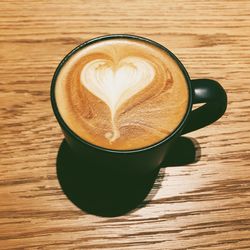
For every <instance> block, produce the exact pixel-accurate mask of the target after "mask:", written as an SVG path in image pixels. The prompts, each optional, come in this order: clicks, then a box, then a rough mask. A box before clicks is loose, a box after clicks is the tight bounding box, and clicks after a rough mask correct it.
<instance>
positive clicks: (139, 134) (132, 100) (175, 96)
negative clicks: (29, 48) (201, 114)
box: [55, 38, 188, 150]
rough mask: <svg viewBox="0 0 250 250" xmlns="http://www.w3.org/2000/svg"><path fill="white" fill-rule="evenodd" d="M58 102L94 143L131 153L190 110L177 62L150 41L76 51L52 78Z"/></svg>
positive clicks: (108, 42) (113, 42)
mask: <svg viewBox="0 0 250 250" xmlns="http://www.w3.org/2000/svg"><path fill="white" fill-rule="evenodd" d="M55 97H56V103H57V106H58V110H59V113H60V115H61V116H62V118H63V120H64V122H65V123H66V124H67V125H68V127H69V128H70V129H71V130H72V131H73V132H74V133H75V134H77V135H78V136H79V137H81V138H82V139H84V140H85V141H87V142H90V143H92V144H94V145H97V146H100V147H104V148H108V149H114V150H132V149H139V148H143V147H146V146H150V145H152V144H154V143H157V142H159V141H161V140H162V139H164V138H166V137H167V136H169V135H170V134H171V133H172V132H173V131H174V130H175V129H176V128H177V127H178V125H179V124H180V122H181V121H182V119H183V117H184V115H185V113H186V111H187V106H188V86H187V83H186V80H185V77H184V74H183V72H182V71H181V69H180V68H179V66H178V64H177V63H176V62H175V60H174V59H173V58H172V57H171V56H170V55H169V54H168V53H167V52H166V51H165V50H164V49H161V48H159V47H157V46H155V45H153V44H151V43H149V42H146V41H143V40H139V39H130V38H112V39H105V40H99V41H96V42H94V43H91V44H89V45H87V46H84V47H83V48H80V49H79V50H78V51H76V52H75V53H74V54H73V55H72V56H71V57H70V58H69V59H68V60H67V61H66V63H65V64H64V65H63V66H62V68H61V69H60V72H59V74H58V76H57V79H56V86H55Z"/></svg>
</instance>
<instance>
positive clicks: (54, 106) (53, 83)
mask: <svg viewBox="0 0 250 250" xmlns="http://www.w3.org/2000/svg"><path fill="white" fill-rule="evenodd" d="M117 38H121V39H123V38H125V39H134V40H140V41H144V42H147V43H150V44H152V45H154V46H156V47H158V48H160V49H162V50H164V51H165V52H166V53H167V54H168V55H170V56H171V57H172V58H173V59H174V60H175V62H176V63H177V64H178V66H179V67H180V69H181V71H182V73H183V75H184V77H185V80H186V83H187V87H188V105H187V109H186V113H185V115H184V116H183V118H182V120H181V122H180V123H179V125H178V126H177V127H176V128H175V129H174V130H173V131H172V132H171V133H170V134H169V135H168V136H166V137H165V138H163V139H161V140H160V141H158V142H156V143H153V144H150V145H148V146H145V147H142V148H138V149H128V150H119V149H109V148H105V147H101V146H97V145H95V144H93V143H90V142H88V141H86V140H84V139H83V138H81V137H80V136H78V135H77V134H76V133H75V132H74V131H73V130H72V129H71V128H70V127H69V126H68V125H67V124H66V122H65V121H64V119H63V118H62V116H61V114H60V112H59V110H58V107H57V103H56V98H55V86H56V80H57V77H58V75H59V73H60V70H61V68H62V67H63V65H64V64H65V63H66V62H67V61H68V60H69V58H70V57H71V56H72V55H74V54H75V53H76V52H77V51H78V50H80V49H82V48H84V47H86V46H89V45H90V44H93V43H95V42H98V41H101V40H108V39H117ZM50 99H51V105H52V109H53V112H54V114H55V116H56V119H57V120H58V122H59V124H60V125H61V126H62V128H63V129H64V130H66V131H67V132H68V133H69V134H70V135H71V136H73V137H74V138H75V139H76V140H77V141H79V142H80V143H83V144H85V145H87V146H90V147H92V148H94V149H98V150H101V151H105V152H110V153H118V154H128V153H138V152H142V151H146V150H150V149H153V148H156V147H158V146H159V145H161V144H163V143H166V142H168V141H170V140H171V139H173V138H174V137H175V136H176V135H177V134H178V133H179V132H181V130H182V129H183V127H184V124H185V122H186V120H187V118H188V115H189V113H190V111H191V109H192V86H191V80H190V77H189V75H188V72H187V70H186V69H185V67H184V65H183V64H182V63H181V61H180V60H179V59H178V58H177V57H176V56H175V55H174V54H173V53H172V52H171V51H170V50H169V49H167V48H166V47H165V46H163V45H161V44H159V43H157V42H155V41H153V40H151V39H148V38H145V37H141V36H137V35H130V34H112V35H104V36H99V37H95V38H92V39H90V40H87V41H85V42H83V43H81V44H80V45H78V46H77V47H75V48H74V49H73V50H71V51H70V52H69V53H68V54H67V55H66V56H65V57H64V58H63V59H62V60H61V62H60V63H59V65H58V66H57V68H56V70H55V72H54V75H53V78H52V81H51V88H50Z"/></svg>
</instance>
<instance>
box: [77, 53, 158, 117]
mask: <svg viewBox="0 0 250 250" xmlns="http://www.w3.org/2000/svg"><path fill="white" fill-rule="evenodd" d="M154 76H155V70H154V68H153V66H152V65H151V64H150V63H149V62H148V61H146V60H144V59H143V58H140V57H126V58H124V59H122V60H120V61H119V63H118V64H117V65H115V63H114V62H112V61H110V60H107V59H96V60H93V61H91V62H89V63H87V64H86V65H85V66H84V67H83V69H82V71H81V76H80V80H81V83H82V84H83V86H84V87H86V88H87V89H88V90H89V91H90V92H91V93H92V94H94V95H95V96H97V97H98V98H100V99H101V100H102V101H104V102H105V103H106V104H107V105H108V106H109V108H110V110H111V116H112V120H113V119H114V116H115V113H116V111H117V109H118V108H119V107H120V105H121V104H122V103H124V102H125V101H127V100H128V99H130V98H131V97H132V96H134V95H135V94H136V93H138V92H139V91H141V90H142V89H144V88H145V87H146V86H148V85H149V84H150V83H151V82H152V80H153V78H154Z"/></svg>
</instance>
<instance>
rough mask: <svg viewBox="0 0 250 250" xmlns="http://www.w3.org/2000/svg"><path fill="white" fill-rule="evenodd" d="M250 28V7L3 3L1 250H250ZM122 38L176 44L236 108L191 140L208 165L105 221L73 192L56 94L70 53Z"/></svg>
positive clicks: (166, 171) (174, 178) (183, 169)
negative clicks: (63, 172)
mask: <svg viewBox="0 0 250 250" xmlns="http://www.w3.org/2000/svg"><path fill="white" fill-rule="evenodd" d="M249 27H250V1H248V0H246V1H243V0H239V1H237V0H235V1H233V0H227V1H226V0H223V1H217V0H216V1H215V0H212V1H207V0H206V1H195V0H190V1H184V0H178V1H177V0H173V1H153V0H152V1H150V0H144V1H139V0H136V1H130V0H128V1H116V0H114V1H111V0H110V1H108V0H107V1H103V0H102V1H97V0H93V1H80V0H72V1H55V0H52V1H47V0H46V1H45V0H43V1H36V0H29V1H27V0H25V1H14V0H13V1H12V0H7V1H4V0H2V1H1V2H0V34H1V35H0V119H1V123H0V126H1V127H0V154H1V156H0V162H1V167H0V197H1V199H0V249H5V250H7V249H143V250H145V249H173V250H177V249H178V250H181V249H213V250H214V249H223V250H225V249H228V250H229V249H232V250H235V249H250V180H249V179H250V172H249V166H250V155H249V153H250V126H249V118H250V117H249V115H250V84H249V79H250V70H249V68H250V61H249V58H250V29H249ZM112 33H130V34H136V35H141V36H145V37H148V38H151V39H153V40H155V41H157V42H159V43H161V44H163V45H165V46H166V47H168V48H169V49H170V50H171V51H173V52H174V53H175V54H176V55H177V56H178V57H179V58H180V60H181V61H182V62H183V63H184V65H185V66H186V68H187V70H188V71H189V74H190V76H191V77H192V78H212V79H216V80H218V81H219V82H220V83H221V84H222V85H223V87H224V88H225V89H226V90H227V93H228V99H229V103H228V109H227V112H226V114H225V115H224V116H223V118H222V119H220V120H219V121H218V122H216V123H214V124H213V125H211V126H209V127H206V128H204V129H202V130H199V131H196V132H193V133H191V134H189V136H190V137H193V138H196V139H197V140H198V142H199V144H200V147H201V159H200V160H199V161H198V162H196V163H194V164H191V165H187V166H180V167H168V168H163V169H161V171H160V174H159V177H158V178H157V180H156V182H155V184H154V187H153V189H152V190H151V193H150V194H149V195H148V197H147V198H146V200H145V201H144V203H143V204H141V205H140V206H139V207H138V208H137V209H134V210H132V211H131V212H129V213H127V214H125V215H123V216H120V217H115V218H105V217H100V216H95V215H91V214H88V213H86V212H84V211H81V210H80V209H79V208H77V207H76V206H75V205H73V204H72V203H71V202H70V201H69V200H68V199H67V198H66V196H65V195H64V193H63V192H62V191H61V188H60V185H59V183H58V180H57V175H56V167H55V165H56V157H57V153H58V148H59V146H60V143H61V141H62V139H63V135H62V133H61V130H60V128H59V126H58V124H57V122H56V119H55V118H54V115H53V113H52V110H51V106H50V97H49V89H50V81H51V78H52V75H53V73H54V70H55V68H56V66H57V65H58V63H59V62H60V60H61V59H62V58H63V56H64V55H65V54H66V53H68V52H69V51H70V50H72V49H73V48H74V47H76V46H77V45H78V44H79V43H82V42H83V41H85V40H87V39H90V38H93V37H96V36H100V35H105V34H112Z"/></svg>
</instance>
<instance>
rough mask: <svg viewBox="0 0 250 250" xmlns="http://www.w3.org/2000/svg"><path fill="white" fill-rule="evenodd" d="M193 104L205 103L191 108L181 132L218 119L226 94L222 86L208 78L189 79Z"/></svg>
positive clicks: (224, 106) (222, 112)
mask: <svg viewBox="0 0 250 250" xmlns="http://www.w3.org/2000/svg"><path fill="white" fill-rule="evenodd" d="M191 86H192V89H193V104H195V103H205V104H204V105H202V106H201V107H199V108H197V109H195V110H192V111H191V113H190V114H189V116H188V118H187V121H186V123H185V125H184V129H183V130H182V134H186V133H189V132H191V131H194V130H197V129H200V128H203V127H205V126H207V125H209V124H211V123H213V122H215V121H216V120H218V119H219V118H220V117H221V116H222V115H223V114H224V113H225V111H226V108H227V94H226V92H225V90H224V89H223V88H222V86H221V85H220V84H219V83H218V82H216V81H214V80H210V79H196V80H191Z"/></svg>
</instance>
